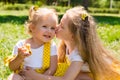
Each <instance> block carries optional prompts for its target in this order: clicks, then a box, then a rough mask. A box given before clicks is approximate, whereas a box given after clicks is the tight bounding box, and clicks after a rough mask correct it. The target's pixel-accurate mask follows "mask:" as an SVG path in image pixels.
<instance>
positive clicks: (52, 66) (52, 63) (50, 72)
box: [44, 55, 57, 75]
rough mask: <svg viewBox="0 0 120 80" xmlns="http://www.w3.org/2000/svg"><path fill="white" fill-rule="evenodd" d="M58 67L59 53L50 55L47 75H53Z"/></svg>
mask: <svg viewBox="0 0 120 80" xmlns="http://www.w3.org/2000/svg"><path fill="white" fill-rule="evenodd" d="M56 69H57V55H54V56H51V57H50V67H49V69H48V70H47V71H45V73H44V74H45V75H53V74H54V73H55V71H56Z"/></svg>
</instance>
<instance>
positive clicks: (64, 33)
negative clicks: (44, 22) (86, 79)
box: [25, 15, 83, 80]
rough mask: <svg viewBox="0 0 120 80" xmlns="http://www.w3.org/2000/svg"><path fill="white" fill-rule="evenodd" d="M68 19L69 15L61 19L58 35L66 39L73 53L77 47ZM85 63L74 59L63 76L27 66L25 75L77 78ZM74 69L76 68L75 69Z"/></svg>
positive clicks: (56, 79)
mask: <svg viewBox="0 0 120 80" xmlns="http://www.w3.org/2000/svg"><path fill="white" fill-rule="evenodd" d="M68 21H69V20H68V19H67V16H66V15H64V16H63V18H62V19H61V22H60V25H58V29H57V31H56V36H57V38H59V39H62V40H64V42H65V44H66V46H67V48H68V50H69V53H71V52H72V51H73V50H74V48H75V47H76V46H75V44H74V43H73V39H72V35H70V34H71V32H70V31H69V29H68V26H67V25H68ZM82 65H83V62H82V61H73V62H71V64H70V67H69V68H68V70H67V71H66V73H65V75H64V76H62V77H55V76H46V75H42V74H38V73H36V72H35V71H34V70H33V69H31V68H29V67H27V69H26V70H25V75H26V76H29V77H30V78H31V79H33V80H75V78H76V77H77V75H78V74H79V73H80V69H81V67H82ZM73 69H74V70H73Z"/></svg>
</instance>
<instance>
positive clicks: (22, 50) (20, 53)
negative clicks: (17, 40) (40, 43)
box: [18, 44, 32, 59]
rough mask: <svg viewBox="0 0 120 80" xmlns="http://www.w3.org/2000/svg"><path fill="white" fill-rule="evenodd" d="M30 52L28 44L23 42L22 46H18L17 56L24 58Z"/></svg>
mask: <svg viewBox="0 0 120 80" xmlns="http://www.w3.org/2000/svg"><path fill="white" fill-rule="evenodd" d="M31 54H32V52H31V50H30V44H25V45H24V46H23V47H21V48H18V57H20V58H22V59H24V58H25V57H28V56H30V55H31Z"/></svg>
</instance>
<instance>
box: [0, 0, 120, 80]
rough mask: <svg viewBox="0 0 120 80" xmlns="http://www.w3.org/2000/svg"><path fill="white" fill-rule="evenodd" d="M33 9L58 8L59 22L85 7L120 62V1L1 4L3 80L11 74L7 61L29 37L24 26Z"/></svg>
mask: <svg viewBox="0 0 120 80" xmlns="http://www.w3.org/2000/svg"><path fill="white" fill-rule="evenodd" d="M33 5H36V6H39V7H48V8H54V9H55V10H56V11H57V12H58V16H59V19H60V18H61V17H62V15H63V14H64V13H65V11H66V10H67V9H69V8H72V7H74V6H84V7H85V8H86V10H87V11H88V12H89V13H90V14H91V15H92V16H93V17H94V18H95V20H96V22H97V32H98V35H99V36H100V38H101V40H102V42H103V44H104V46H105V47H106V48H108V49H109V50H111V51H112V52H113V56H115V57H116V58H118V59H120V56H119V55H120V0H0V80H7V77H8V75H9V74H10V73H11V71H10V70H9V68H8V67H6V66H5V65H4V63H3V59H4V58H5V57H7V56H9V55H11V52H12V49H13V47H14V45H15V44H16V42H17V41H18V40H21V39H25V38H27V37H29V36H28V35H27V34H26V33H25V28H24V24H25V21H27V20H28V10H29V8H30V7H31V6H33ZM54 40H55V41H56V43H58V40H57V39H56V38H55V39H54Z"/></svg>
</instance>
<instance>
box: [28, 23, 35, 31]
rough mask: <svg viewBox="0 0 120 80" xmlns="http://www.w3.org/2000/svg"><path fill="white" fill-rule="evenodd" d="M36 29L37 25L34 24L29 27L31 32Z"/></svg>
mask: <svg viewBox="0 0 120 80" xmlns="http://www.w3.org/2000/svg"><path fill="white" fill-rule="evenodd" d="M34 29H35V25H34V24H30V25H29V30H30V31H31V32H33V30H34Z"/></svg>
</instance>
